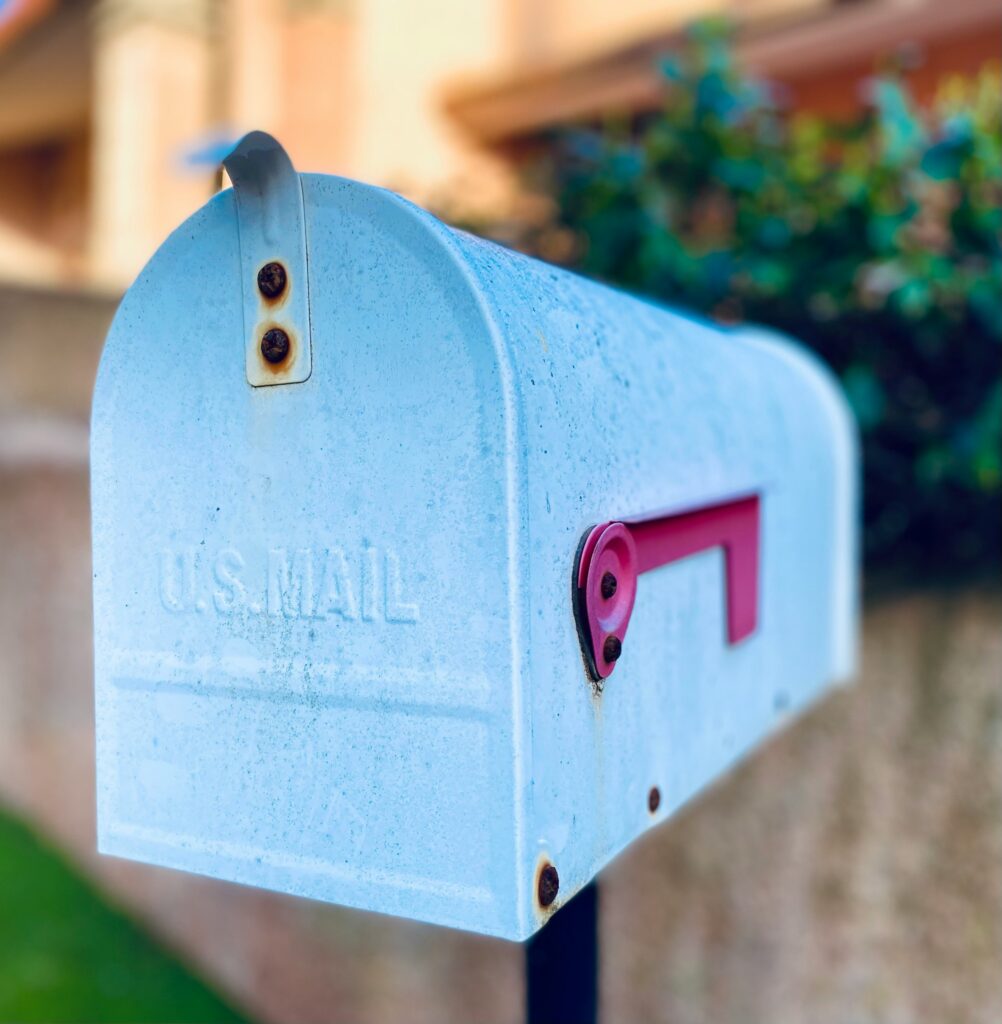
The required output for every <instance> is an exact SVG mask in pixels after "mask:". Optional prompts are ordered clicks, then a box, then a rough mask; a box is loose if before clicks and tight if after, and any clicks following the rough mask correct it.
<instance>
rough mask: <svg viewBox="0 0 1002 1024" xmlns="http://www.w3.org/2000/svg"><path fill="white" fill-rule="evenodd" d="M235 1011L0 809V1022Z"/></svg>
mask: <svg viewBox="0 0 1002 1024" xmlns="http://www.w3.org/2000/svg"><path fill="white" fill-rule="evenodd" d="M240 1020H246V1017H243V1016H241V1015H240V1014H238V1013H237V1012H236V1011H235V1010H234V1009H233V1008H232V1007H231V1006H229V1005H228V1004H227V1003H225V1002H224V1001H223V1000H222V999H221V998H220V997H219V996H218V995H216V994H215V993H214V992H213V991H212V990H211V989H210V988H208V986H206V985H205V983H204V982H202V981H200V980H199V979H198V978H197V977H195V976H194V975H193V974H192V973H191V971H190V970H188V969H187V968H186V967H185V966H184V965H183V964H182V963H180V962H179V961H178V960H177V959H176V958H175V957H174V956H172V955H171V954H170V953H169V952H168V951H166V950H164V949H163V948H162V947H161V946H160V945H159V944H158V943H157V942H155V941H154V940H153V939H152V938H150V936H149V935H147V934H146V933H145V932H144V931H143V930H142V929H141V928H140V927H138V926H137V925H136V924H135V923H134V922H132V921H131V920H129V918H128V917H126V916H125V915H124V914H123V913H122V912H121V911H119V910H117V909H115V908H114V907H111V906H109V905H108V903H106V902H105V900H104V899H103V898H102V896H101V895H100V894H99V893H98V891H97V890H96V889H95V888H94V887H93V886H92V885H91V884H90V883H89V882H88V881H86V880H85V879H84V878H83V877H82V876H81V875H80V874H79V873H78V872H77V871H75V870H74V869H73V868H72V867H71V866H70V865H69V864H68V863H67V861H66V860H65V859H64V858H63V857H62V856H61V855H60V854H59V853H58V852H57V851H56V850H54V849H53V848H52V847H50V846H49V845H47V844H46V843H45V842H44V841H43V840H40V839H39V838H38V837H37V836H36V835H35V834H34V833H33V832H32V831H31V830H30V829H28V828H27V827H26V826H25V825H24V824H22V823H21V822H19V821H17V820H15V819H14V818H11V817H9V816H8V815H6V814H4V813H3V812H0V1021H3V1022H11V1021H17V1022H23V1024H28V1022H36V1021H45V1022H63V1021H65V1022H70V1021H72V1022H78V1024H89V1022H102V1024H104V1022H107V1024H113V1022H130V1024H135V1022H159V1021H164V1022H168V1021H170V1022H175V1024H183V1022H188V1021H191V1022H195V1021H198V1022H210V1021H211V1022H216V1021H240Z"/></svg>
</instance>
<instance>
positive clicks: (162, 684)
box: [91, 133, 857, 939]
mask: <svg viewBox="0 0 1002 1024" xmlns="http://www.w3.org/2000/svg"><path fill="white" fill-rule="evenodd" d="M226 166H227V169H228V170H229V173H230V177H231V178H232V180H233V183H234V187H233V188H232V189H230V190H227V191H224V192H222V193H220V194H219V195H217V196H215V197H214V198H213V199H212V200H211V201H210V202H209V203H207V204H206V205H205V206H204V207H203V208H202V209H201V210H199V211H198V212H197V213H195V214H194V215H193V216H192V217H191V218H190V219H189V220H188V221H186V222H185V223H184V224H183V225H182V226H181V227H180V228H178V229H177V231H175V232H174V234H172V235H171V236H170V237H169V238H168V239H167V240H166V241H165V242H164V244H163V245H162V246H161V248H160V249H159V251H158V252H157V253H156V254H155V255H154V256H153V258H152V259H151V260H150V262H149V264H148V266H147V267H146V268H145V270H144V271H143V272H142V273H141V274H140V276H139V278H138V279H137V281H136V282H135V284H134V285H133V286H132V287H131V288H130V289H129V291H128V293H127V294H126V296H125V298H124V299H123V301H122V304H121V307H120V309H119V310H118V313H117V315H116V317H115V320H114V323H113V326H112V328H111V331H110V333H109V336H108V339H107V343H106V346H105V350H104V355H103V357H102V360H101V367H100V371H99V375H98V380H97V385H96V390H95V395H94V408H93V432H92V442H91V446H92V448H91V450H92V470H91V472H92V501H93V545H94V611H95V660H96V711H97V795H98V835H99V845H100V848H101V850H102V851H104V852H106V853H111V854H115V855H118V856H122V857H129V858H133V859H135V860H140V861H145V862H148V863H152V864H159V865H166V866H169V867H173V868H178V869H182V870H185V871H192V872H198V873H200V874H205V875H211V876H215V877H218V878H223V879H229V880H231V881H235V882H241V883H245V884H249V885H255V886H261V887H264V888H268V889H273V890H279V891H282V892H286V893H293V894H297V895H300V896H306V897H311V898H314V899H319V900H324V901H328V902H333V903H338V904H345V905H349V906H353V907H361V908H365V909H369V910H375V911H381V912H384V913H389V914H396V915H402V916H406V917H410V918H417V919H420V920H424V921H430V922H437V923H440V924H445V925H450V926H454V927H458V928H464V929H470V930H473V931H478V932H483V933H487V934H491V935H496V936H501V937H505V938H508V939H524V938H526V937H527V936H529V935H531V934H532V933H533V932H534V931H535V930H536V929H537V928H539V927H540V926H541V925H542V924H543V923H545V922H546V920H547V919H548V917H549V916H550V915H551V914H553V913H554V912H555V911H557V910H558V909H559V907H560V906H561V905H563V904H564V903H565V902H566V900H568V899H569V898H570V897H571V896H572V895H573V894H574V893H575V892H576V891H577V890H579V889H580V888H581V887H582V886H584V885H585V884H587V883H588V882H589V880H590V879H591V878H592V877H593V876H594V875H595V873H596V872H597V871H599V870H600V869H601V868H602V866H603V865H604V864H606V863H607V862H608V861H609V860H610V859H611V858H613V857H614V856H615V855H616V854H617V853H618V852H619V851H621V850H622V849H623V848H624V847H625V846H626V845H627V844H629V843H630V842H631V841H632V840H634V839H636V838H637V837H638V836H640V835H641V834H642V833H644V832H645V831H646V830H647V829H649V828H652V827H655V826H657V825H658V823H660V822H663V821H664V820H665V819H666V818H668V817H670V816H671V815H672V814H673V813H674V812H675V811H676V810H677V809H678V808H679V807H680V806H681V805H683V804H685V803H686V802H687V801H688V800H690V799H691V798H692V797H693V796H694V795H695V794H697V793H698V792H699V791H700V790H702V789H704V788H705V787H706V786H708V785H709V784H710V783H712V782H713V781H714V780H715V779H717V778H719V777H720V776H721V775H722V774H723V773H725V772H726V771H727V770H728V769H729V768H730V767H731V766H732V765H733V764H734V763H735V762H736V761H737V760H738V759H739V758H741V757H742V755H744V754H745V753H747V752H748V751H749V750H750V749H751V748H752V747H754V746H755V745H756V744H757V743H759V742H760V741H762V740H763V739H764V738H765V737H767V736H769V735H770V734H771V733H772V732H774V731H775V730H776V729H777V728H778V727H779V726H781V725H782V724H783V723H784V722H786V721H787V720H788V719H789V718H790V716H791V715H793V714H795V713H796V712H797V711H799V710H800V709H802V708H804V707H805V706H806V705H808V704H809V703H810V702H812V701H813V700H815V699H816V698H817V697H818V695H819V694H821V693H822V692H823V691H824V690H825V689H826V688H828V687H829V686H831V685H833V684H836V683H838V682H839V681H841V680H844V679H846V678H847V677H849V676H850V675H851V673H852V671H853V660H854V651H855V629H856V624H855V616H856V600H855V588H856V584H855V563H856V546H857V543H856V526H855V511H856V469H855V464H856V454H855V439H854V434H853V430H852V428H851V426H850V419H849V416H848V415H847V412H846V408H845V406H844V404H843V402H842V399H841V398H840V396H839V393H838V390H837V388H836V386H835V385H834V383H833V382H832V380H831V379H830V378H829V377H828V375H827V373H826V372H825V371H824V370H823V369H822V368H821V366H820V365H819V364H818V363H817V362H816V360H815V359H814V358H812V357H811V356H810V355H808V354H806V353H805V352H803V351H802V350H801V349H799V348H797V347H796V346H795V345H793V344H791V343H790V342H788V341H785V340H782V339H780V338H777V337H774V336H770V335H768V334H765V333H764V332H746V333H742V332H736V331H729V330H722V329H719V328H717V327H715V326H712V325H710V324H709V323H704V322H702V321H699V320H696V319H692V318H690V317H687V316H683V315H680V314H678V313H675V312H672V311H670V310H667V309H664V308H661V307H659V306H656V305H653V304H650V303H647V302H643V301H640V300H638V299H636V298H632V297H630V296H628V295H626V294H623V293H621V292H619V291H615V290H613V289H610V288H607V287H603V286H601V285H599V284H596V283H594V282H592V281H588V280H585V279H583V278H581V277H578V276H575V275H573V274H570V273H567V272H564V271H562V270H559V269H557V268H554V267H552V266H548V265H546V264H543V263H540V262H537V261H535V260H532V259H529V258H526V257H524V256H521V255H518V254H515V253H512V252H509V251H507V250H505V249H503V248H500V247H498V246H496V245H492V244H489V243H487V242H484V241H481V240H479V239H476V238H474V237H471V236H469V235H466V234H464V233H462V232H458V231H455V230H452V229H450V228H448V227H446V226H445V225H443V224H441V223H440V222H438V221H437V220H436V219H435V218H434V217H432V216H430V215H429V214H427V213H425V212H423V211H421V210H419V209H417V208H416V207H414V206H412V205H411V204H410V203H408V202H406V201H404V200H403V199H401V198H400V197H398V196H396V195H394V194H392V193H390V192H387V191H383V190H381V189H378V188H372V187H368V186H365V185H361V184H358V183H356V182H353V181H347V180H344V179H341V178H336V177H329V176H324V175H308V174H304V175H299V174H297V173H296V172H295V170H294V169H293V167H292V165H291V163H290V162H289V159H288V157H287V156H286V154H285V153H284V151H283V150H282V149H281V148H280V147H279V145H278V144H277V143H276V142H275V141H274V140H273V139H271V138H270V137H269V136H267V135H264V134H262V133H252V134H251V135H249V136H247V137H246V138H245V139H243V140H242V142H241V143H240V144H239V145H238V146H237V147H236V149H235V150H234V151H233V153H232V154H231V155H230V156H229V157H228V158H227V160H226Z"/></svg>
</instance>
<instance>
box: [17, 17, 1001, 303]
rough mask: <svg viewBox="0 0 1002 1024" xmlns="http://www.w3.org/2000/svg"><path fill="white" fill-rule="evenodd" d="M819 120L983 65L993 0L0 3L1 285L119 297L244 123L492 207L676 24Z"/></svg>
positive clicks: (431, 192) (311, 159) (630, 101)
mask: <svg viewBox="0 0 1002 1024" xmlns="http://www.w3.org/2000/svg"><path fill="white" fill-rule="evenodd" d="M714 12H716V13H728V14H730V15H733V16H734V17H736V18H738V19H739V22H740V25H741V32H742V35H741V39H742V42H741V51H742V56H743V58H744V60H745V62H746V63H747V64H748V65H749V66H750V67H751V68H752V69H753V70H756V71H760V72H763V73H766V74H768V75H770V76H771V77H773V78H776V79H779V80H781V81H783V82H785V83H787V84H788V85H789V86H790V87H791V88H790V92H791V95H792V96H793V97H794V102H795V103H798V104H801V105H804V106H809V107H814V108H818V109H822V110H825V111H829V112H834V113H838V112H842V111H846V110H847V109H851V108H852V107H853V106H854V105H855V104H857V103H858V102H859V97H858V94H857V87H856V82H857V81H858V80H859V78H860V76H862V75H865V74H866V73H867V72H868V71H870V70H872V68H873V66H874V63H875V60H876V59H877V58H878V57H879V56H880V55H881V54H886V53H887V52H888V51H889V50H892V49H894V48H895V47H897V46H900V45H901V44H902V43H904V42H907V43H908V44H909V45H910V47H911V51H910V52H911V58H912V59H913V61H914V63H915V66H916V71H915V73H914V78H915V85H916V88H917V89H918V92H919V94H920V95H923V94H926V95H927V94H928V93H929V92H930V91H931V90H932V88H933V83H934V82H935V81H936V80H937V79H939V78H940V77H941V76H942V75H943V74H944V73H945V72H950V71H967V70H974V69H975V68H976V67H977V66H979V65H980V64H981V63H982V62H983V61H985V60H987V59H991V58H997V57H998V55H999V52H1000V40H1002V26H1000V9H999V5H998V0H421V2H417V0H409V2H408V0H169V2H168V0H0V95H2V96H3V97H4V103H3V104H2V105H0V184H2V188H0V279H6V280H19V281H30V282H36V283H44V284H47V285H50V286H56V287H61V286H66V285H85V286H100V287H102V288H107V289H111V290H118V289H120V288H122V287H123V286H124V285H125V284H127V283H128V281H129V280H130V279H131V277H132V276H133V275H134V274H135V273H136V271H137V270H138V269H139V268H140V267H141V265H142V264H143V262H144V261H145V259H146V258H147V257H148V255H149V254H150V253H151V252H152V251H153V249H154V248H155V247H156V246H157V245H158V244H159V242H160V241H161V240H162V238H163V237H164V235H165V234H166V233H167V232H168V231H169V230H170V229H172V228H173V227H174V226H175V225H176V224H178V223H179V222H180V221H181V220H183V219H184V217H185V216H186V215H187V214H189V213H190V212H191V211H192V210H193V209H195V208H196V207H197V206H199V205H200V204H201V203H202V202H204V200H205V199H206V198H207V197H208V196H209V195H210V194H211V192H212V191H213V189H214V188H216V187H218V183H219V179H218V177H217V172H216V170H215V168H214V164H215V162H216V159H217V157H218V155H219V153H220V152H221V150H222V148H223V147H224V145H225V144H226V142H227V141H228V140H231V139H233V138H235V137H236V136H238V135H239V134H240V133H241V132H243V131H244V130H246V129H248V128H251V127H257V128H264V129H266V130H269V131H271V132H273V133H275V134H277V135H278V136H280V138H281V139H282V141H283V143H284V144H285V145H286V147H287V148H288V149H289V151H290V153H291V154H292V156H293V159H294V161H295V162H296V165H297V167H299V169H301V170H318V171H326V172H333V173H341V174H346V175H349V176H351V177H356V178H361V179H364V180H368V181H373V182H377V183H380V184H386V185H389V186H391V187H394V188H397V189H398V190H401V191H404V192H405V193H407V194H409V195H411V196H413V197H415V198H417V199H418V200H423V201H425V202H428V201H434V200H435V199H436V198H441V197H442V196H443V195H444V194H445V193H446V192H448V193H449V198H450V205H451V206H452V207H453V208H455V207H456V206H457V205H461V204H459V203H457V197H460V198H461V201H462V203H465V204H467V205H468V206H470V207H471V208H473V209H476V208H478V207H483V206H484V205H485V204H487V205H491V206H493V207H494V208H495V209H496V208H497V204H498V203H499V202H500V201H501V199H502V198H503V196H504V195H505V194H506V191H507V189H508V185H509V182H508V177H507V175H506V169H507V168H508V167H509V166H510V163H511V161H512V159H513V158H514V157H516V156H517V154H518V153H519V152H520V151H522V150H523V148H524V147H525V146H526V145H527V144H531V143H532V142H533V141H534V140H537V139H538V138H540V136H541V135H543V134H545V132H546V131H547V129H549V128H550V127H552V126H553V125H555V124H559V123H563V122H566V121H568V120H574V119H593V118H596V117H599V116H601V115H602V114H603V113H606V112H610V111H623V110H626V111H630V112H640V111H643V110H645V109H649V108H651V107H652V106H655V105H656V104H657V103H658V101H659V95H660V88H661V84H660V81H659V77H658V72H657V67H656V65H657V57H658V55H659V54H661V53H663V52H664V51H665V50H666V49H667V48H669V47H670V45H671V42H672V39H673V37H674V36H675V35H676V34H677V33H678V31H679V29H680V27H681V26H682V25H683V24H684V23H685V22H687V21H690V20H691V19H693V18H695V17H698V16H700V15H705V14H708V13H714Z"/></svg>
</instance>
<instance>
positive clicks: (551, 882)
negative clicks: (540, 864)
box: [536, 864, 560, 907]
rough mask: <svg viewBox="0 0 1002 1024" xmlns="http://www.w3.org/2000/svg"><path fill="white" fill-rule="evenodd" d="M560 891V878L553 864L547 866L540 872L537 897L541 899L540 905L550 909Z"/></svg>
mask: <svg viewBox="0 0 1002 1024" xmlns="http://www.w3.org/2000/svg"><path fill="white" fill-rule="evenodd" d="M559 891H560V876H559V875H558V874H557V869H556V868H555V867H554V866H553V865H552V864H547V865H546V866H545V867H544V868H543V870H542V871H540V872H539V884H538V885H537V887H536V895H537V896H538V897H539V905H540V906H541V907H548V906H550V904H551V903H552V902H553V901H554V900H555V899H556V898H557V893H558V892H559Z"/></svg>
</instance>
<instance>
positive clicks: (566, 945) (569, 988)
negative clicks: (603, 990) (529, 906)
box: [525, 882, 598, 1024]
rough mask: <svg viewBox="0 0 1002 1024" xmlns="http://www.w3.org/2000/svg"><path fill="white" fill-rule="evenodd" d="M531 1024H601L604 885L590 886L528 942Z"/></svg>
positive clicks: (526, 953) (528, 1019) (529, 1016)
mask: <svg viewBox="0 0 1002 1024" xmlns="http://www.w3.org/2000/svg"><path fill="white" fill-rule="evenodd" d="M525 975H526V986H525V987H526V1019H527V1021H528V1024H596V1020H597V1016H598V883H597V882H591V883H590V884H589V885H587V886H585V888H584V889H582V890H581V891H580V892H579V893H578V894H577V895H576V896H575V897H574V898H573V899H572V900H571V901H570V902H569V903H568V904H567V905H566V906H564V907H561V908H560V910H559V911H558V912H557V913H556V914H554V915H553V919H552V920H551V921H549V922H547V924H546V925H545V926H544V927H543V928H542V929H541V930H540V931H538V932H536V934H535V935H533V937H532V938H531V939H529V941H528V942H527V943H526V949H525Z"/></svg>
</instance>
